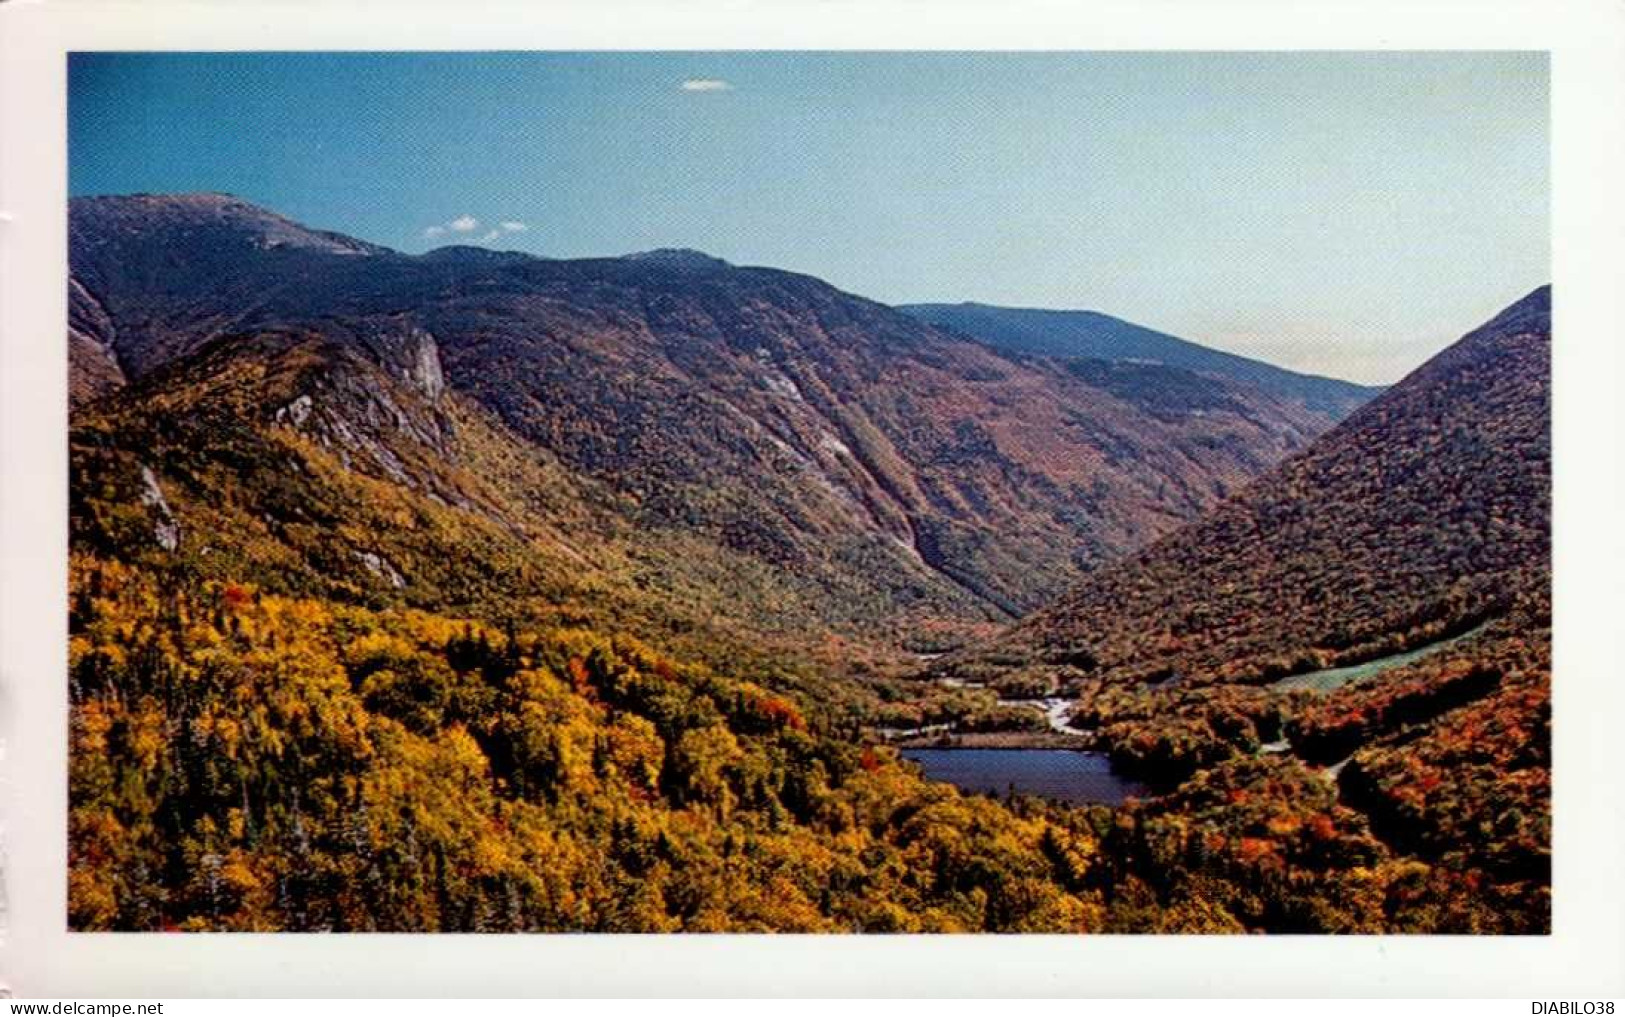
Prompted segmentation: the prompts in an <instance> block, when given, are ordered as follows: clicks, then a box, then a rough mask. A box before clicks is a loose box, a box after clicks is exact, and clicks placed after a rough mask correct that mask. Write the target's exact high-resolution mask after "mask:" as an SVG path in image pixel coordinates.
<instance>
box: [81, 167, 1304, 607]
mask: <svg viewBox="0 0 1625 1017" xmlns="http://www.w3.org/2000/svg"><path fill="white" fill-rule="evenodd" d="M71 218H72V220H73V229H72V231H71V234H70V236H71V239H72V248H71V254H72V263H73V268H74V276H73V280H72V282H71V286H72V288H73V292H74V294H75V298H74V300H75V304H74V306H75V308H76V313H75V316H74V319H73V328H74V338H73V349H74V351H75V356H74V370H75V391H76V392H77V393H79V394H80V397H81V399H84V400H90V401H91V402H94V401H96V400H98V399H102V398H105V397H106V394H107V392H108V391H109V390H110V389H116V387H117V386H118V385H120V384H125V383H128V382H131V381H134V380H138V379H140V378H142V377H145V376H147V375H150V374H152V373H153V372H154V371H155V370H157V369H158V368H160V367H161V366H162V365H164V364H166V363H169V362H173V361H181V360H185V359H186V358H188V357H190V356H193V355H195V353H196V351H198V350H200V349H202V348H203V347H204V346H206V345H207V344H209V343H211V342H215V341H218V340H221V339H222V338H225V337H229V336H231V335H233V334H239V335H254V334H257V333H263V332H266V331H275V330H286V329H302V330H306V331H310V332H313V333H316V334H319V335H322V336H324V337H326V338H328V339H331V340H334V341H336V342H338V343H340V344H341V345H349V346H353V347H355V348H357V349H361V350H364V351H366V353H367V355H368V356H369V357H371V358H372V359H373V360H374V361H375V362H377V363H378V364H380V365H383V366H384V367H385V368H386V369H387V370H388V371H390V372H391V373H392V374H393V375H394V376H395V377H398V378H401V379H403V380H406V381H409V382H411V383H412V384H414V385H416V386H418V387H419V388H420V389H422V390H423V391H425V392H426V393H428V394H429V395H431V397H432V396H435V395H437V394H439V393H441V392H445V391H454V392H457V393H460V394H461V395H463V396H465V397H467V398H468V399H470V400H471V401H472V402H473V403H474V404H477V405H478V407H479V408H480V410H481V412H483V413H487V414H489V415H490V416H491V419H492V422H493V423H494V424H500V426H501V429H502V433H503V434H505V435H508V436H510V437H511V438H512V440H513V441H516V442H518V443H520V445H521V446H528V447H531V448H534V449H537V450H545V452H546V454H547V455H549V456H552V457H557V458H558V459H559V460H560V461H562V462H563V463H565V464H566V467H567V468H568V469H570V470H571V471H573V472H575V473H577V474H579V475H580V476H581V477H582V478H584V479H588V480H591V481H592V483H593V484H594V485H606V486H602V487H595V489H603V490H608V491H612V492H614V495H613V498H614V502H615V504H616V505H617V506H619V508H618V509H617V511H618V512H620V513H621V514H622V515H623V516H624V517H625V521H626V523H627V524H628V525H632V526H636V527H638V528H639V529H640V530H641V531H642V532H644V533H645V534H661V535H663V536H661V537H660V540H666V541H668V542H670V543H671V544H672V545H673V546H675V545H676V544H679V543H682V542H684V541H692V540H695V539H699V540H702V541H705V542H708V543H709V545H710V546H711V547H713V548H715V549H717V553H716V554H714V555H709V556H708V555H698V556H691V561H690V562H689V563H687V564H678V563H674V562H670V561H664V562H663V563H650V568H652V569H654V570H655V571H656V572H657V573H660V574H661V575H663V576H665V577H666V578H665V579H662V580H660V581H661V582H666V581H678V582H685V583H686V582H687V581H688V580H689V579H692V578H693V576H694V574H695V572H696V570H704V569H706V568H708V567H709V566H708V565H706V564H705V563H706V562H709V561H711V560H713V559H714V560H716V561H728V562H731V563H733V567H732V573H733V574H738V573H739V572H740V570H741V569H744V570H745V571H747V572H749V571H752V570H762V571H761V573H760V574H761V577H762V578H761V581H762V582H763V583H765V584H766V586H765V587H762V588H761V589H760V590H759V592H760V594H761V596H762V599H763V600H764V602H767V603H780V604H782V605H783V606H782V607H781V608H779V609H778V613H780V614H782V616H783V617H784V618H787V619H788V618H798V617H799V618H802V619H803V621H802V622H800V623H798V624H802V625H804V626H805V625H807V624H809V619H816V618H819V617H821V616H824V615H828V616H830V618H834V617H835V615H834V614H833V613H832V612H836V610H837V607H839V610H840V612H844V613H843V614H840V615H839V625H840V626H842V627H843V628H844V629H847V630H850V629H852V628H853V627H854V626H855V627H857V628H863V627H865V626H872V625H875V624H882V625H885V626H894V627H897V628H898V630H899V631H916V632H917V631H928V630H931V629H933V628H934V627H935V626H936V623H937V622H938V621H940V620H942V619H944V618H947V619H952V620H953V625H954V626H958V627H959V628H960V629H961V630H964V627H965V626H969V627H970V629H972V630H976V629H977V627H978V626H982V625H986V624H990V623H991V622H993V621H994V620H996V619H999V618H1003V617H1008V616H1011V615H1014V614H1018V613H1020V612H1021V611H1023V610H1026V609H1028V608H1031V607H1033V606H1036V605H1037V604H1038V603H1039V602H1041V601H1042V599H1043V598H1044V597H1045V596H1046V595H1047V594H1048V593H1049V592H1051V591H1053V590H1055V589H1058V588H1060V586H1061V585H1062V584H1064V583H1065V582H1066V581H1067V580H1068V579H1069V578H1071V577H1073V576H1075V575H1076V574H1078V572H1079V570H1080V569H1082V568H1084V567H1086V566H1087V565H1088V564H1090V563H1092V562H1094V561H1098V560H1101V559H1104V558H1106V557H1109V556H1111V555H1114V554H1117V553H1121V552H1122V551H1125V550H1127V549H1129V548H1131V547H1133V546H1137V545H1138V544H1139V543H1141V542H1143V541H1144V540H1146V539H1149V538H1150V537H1151V536H1153V535H1154V534H1155V533H1158V532H1161V531H1162V530H1165V529H1167V528H1168V527H1171V526H1172V525H1175V524H1176V523H1178V522H1180V521H1183V520H1184V519H1187V518H1190V517H1191V516H1193V515H1195V514H1197V513H1199V512H1200V511H1202V510H1203V509H1204V508H1206V507H1208V506H1209V505H1211V504H1213V503H1215V502H1216V501H1217V500H1218V499H1219V498H1221V497H1222V496H1223V494H1224V493H1225V492H1227V491H1229V490H1231V489H1233V488H1234V487H1236V486H1238V485H1239V484H1240V483H1242V482H1243V481H1244V480H1245V479H1246V478H1247V477H1248V476H1251V475H1252V474H1254V473H1256V472H1257V471H1258V470H1260V469H1262V468H1264V467H1265V466H1266V465H1268V464H1269V463H1272V462H1274V461H1275V460H1277V459H1279V458H1280V457H1281V456H1282V455H1285V454H1286V453H1288V452H1290V451H1291V450H1292V449H1294V448H1297V447H1300V446H1301V445H1302V444H1303V443H1304V442H1306V441H1307V440H1308V439H1309V437H1310V436H1311V435H1312V434H1314V433H1316V431H1317V430H1318V429H1319V428H1320V427H1321V426H1323V425H1322V423H1321V422H1320V421H1319V420H1317V419H1316V418H1315V417H1314V416H1313V415H1311V414H1309V413H1306V412H1304V411H1302V410H1301V409H1299V408H1297V407H1294V406H1292V405H1290V404H1287V403H1284V402H1282V401H1278V400H1275V399H1273V398H1271V397H1269V396H1268V395H1267V394H1260V393H1258V392H1256V391H1252V390H1250V389H1247V388H1245V387H1244V386H1240V385H1235V384H1230V383H1227V382H1224V381H1222V380H1215V379H1206V378H1202V377H1200V376H1197V375H1194V374H1191V373H1189V372H1183V371H1180V370H1177V369H1172V368H1151V367H1145V368H1139V369H1136V370H1135V371H1132V372H1127V373H1125V372H1123V371H1108V372H1107V373H1106V374H1103V375H1098V376H1097V375H1096V374H1091V373H1090V372H1089V371H1080V370H1078V369H1077V365H1071V367H1070V368H1069V367H1061V366H1057V365H1053V364H1045V363H1025V362H1022V361H1019V360H1013V359H1010V358H1007V357H1005V356H1002V355H1000V354H998V353H997V352H996V351H993V350H990V349H988V348H987V347H985V346H983V345H982V344H979V343H975V342H971V341H969V340H965V339H963V338H960V337H956V336H952V335H949V334H947V333H944V332H941V331H939V330H936V329H934V328H931V327H930V326H928V325H924V324H921V323H919V322H917V321H915V320H914V319H912V318H909V317H907V316H905V315H902V314H900V313H898V312H896V311H894V310H893V309H891V308H889V307H887V306H885V305H884V304H880V303H878V302H875V301H871V300H867V299H865V298H862V297H860V296H855V295H852V294H847V293H844V292H842V291H840V290H838V289H836V288H834V287H832V286H829V285H828V284H827V283H824V282H822V281H821V280H818V279H816V278H814V277H811V276H806V275H801V274H797V273H791V272H784V271H781V270H777V269H769V268H753V267H746V268H737V267H733V266H728V265H726V264H725V263H718V262H714V261H712V260H709V256H701V257H705V258H707V260H706V261H705V262H704V263H703V264H701V265H699V266H698V269H699V270H696V266H695V265H694V264H693V258H694V256H691V255H689V254H680V255H677V256H675V263H674V262H673V256H671V255H669V254H668V255H661V256H659V257H655V258H653V259H649V258H638V257H632V258H611V259H588V260H580V261H557V260H548V259H539V258H534V257H531V256H528V255H524V254H517V253H516V254H505V253H496V252H493V253H492V254H491V255H489V256H487V255H485V254H476V253H475V252H474V251H472V250H455V249H454V250H453V251H452V252H451V253H446V252H445V249H441V251H440V252H431V253H430V254H428V255H419V256H413V255H403V254H399V253H397V252H393V251H389V250H388V249H385V248H379V247H377V246H376V245H364V244H362V242H359V241H357V242H355V244H354V245H350V244H345V243H344V242H343V241H335V240H332V239H331V238H330V237H329V236H328V235H326V234H322V233H320V232H319V231H306V233H305V234H301V236H302V237H304V238H305V239H304V241H302V242H301V243H298V244H294V243H292V242H287V243H276V244H273V243H270V242H267V241H266V240H265V237H266V236H267V235H269V236H271V237H273V238H283V237H286V236H287V235H288V231H289V230H290V229H294V228H296V227H297V224H294V225H293V226H290V225H289V224H288V223H289V221H288V220H285V219H283V218H282V217H279V216H275V215H274V213H263V212H259V213H256V212H254V211H253V210H252V207H251V206H246V205H245V204H244V203H241V202H238V201H237V200H236V199H231V198H229V197H224V196H206V197H204V198H197V199H192V198H188V199H185V200H176V201H165V200H163V199H157V198H152V197H144V198H131V199H126V200H124V201H123V202H121V201H120V200H119V199H113V198H100V199H95V200H92V201H87V202H79V203H76V204H74V205H73V206H72V207H71ZM233 229H236V230H237V231H238V234H237V235H231V230H233ZM266 231H269V232H268V233H267V232H266ZM333 244H337V245H339V249H340V250H339V251H335V250H332V249H330V247H331V245H333ZM340 251H342V252H343V253H340ZM357 254H360V255H361V256H356V255H357ZM507 440H508V439H504V441H507ZM512 454H513V455H527V454H530V453H529V452H526V451H524V449H523V448H520V447H518V446H516V447H515V448H514V449H513V451H512ZM656 542H657V543H658V541H656ZM684 577H686V578H684ZM724 581H725V577H724V575H723V574H718V575H716V576H714V577H712V578H710V579H708V580H706V582H707V583H710V584H722V583H723V582H724ZM769 590H771V591H773V592H771V594H770V593H769ZM787 597H788V600H786V599H785V598H787ZM866 619H868V620H866ZM877 619H878V621H876V620H877ZM825 620H826V621H827V620H829V619H825ZM775 624H777V623H775ZM815 627H816V626H815Z"/></svg>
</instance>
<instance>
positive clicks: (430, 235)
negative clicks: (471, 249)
mask: <svg viewBox="0 0 1625 1017" xmlns="http://www.w3.org/2000/svg"><path fill="white" fill-rule="evenodd" d="M479 228H480V221H479V220H478V219H476V218H474V217H473V216H471V215H461V216H458V217H457V218H455V219H453V220H452V221H451V222H443V223H437V224H435V225H433V226H429V227H426V228H425V229H424V231H423V236H424V238H425V239H427V240H434V239H437V238H439V237H443V236H445V235H446V234H448V233H463V234H467V233H473V232H475V231H476V230H478V229H479ZM528 229H530V226H529V225H527V224H525V223H522V222H520V221H519V220H517V219H505V220H503V221H502V222H499V223H497V224H496V225H495V226H492V227H491V228H489V229H488V230H486V231H485V232H484V233H482V234H480V235H479V237H477V238H475V237H470V238H469V239H470V240H471V241H473V242H474V243H478V244H488V243H490V242H491V241H493V240H497V239H500V238H501V237H504V236H507V235H508V234H510V233H523V232H524V231H525V230H528Z"/></svg>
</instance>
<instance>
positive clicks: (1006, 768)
mask: <svg viewBox="0 0 1625 1017" xmlns="http://www.w3.org/2000/svg"><path fill="white" fill-rule="evenodd" d="M903 758H904V759H911V760H913V761H914V762H916V763H919V764H920V767H921V769H923V770H924V771H925V775H926V776H927V777H929V778H930V779H932V780H940V781H943V782H945V783H948V784H952V785H954V786H955V787H957V788H959V789H960V790H961V791H970V792H972V793H975V794H991V795H1004V794H1007V793H1008V792H1010V791H1011V790H1015V791H1019V792H1022V793H1024V794H1030V795H1038V796H1040V797H1043V798H1052V799H1054V800H1056V801H1061V802H1071V803H1072V804H1075V805H1120V804H1122V802H1123V800H1124V799H1125V798H1129V797H1131V796H1138V795H1144V794H1145V793H1146V789H1145V785H1143V784H1141V783H1139V782H1138V781H1132V780H1127V779H1125V778H1123V777H1119V776H1118V775H1117V774H1115V773H1113V772H1112V768H1111V761H1110V760H1108V759H1107V758H1106V756H1105V755H1104V754H1103V753H1099V752H1078V751H1076V750H1073V749H904V750H903Z"/></svg>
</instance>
